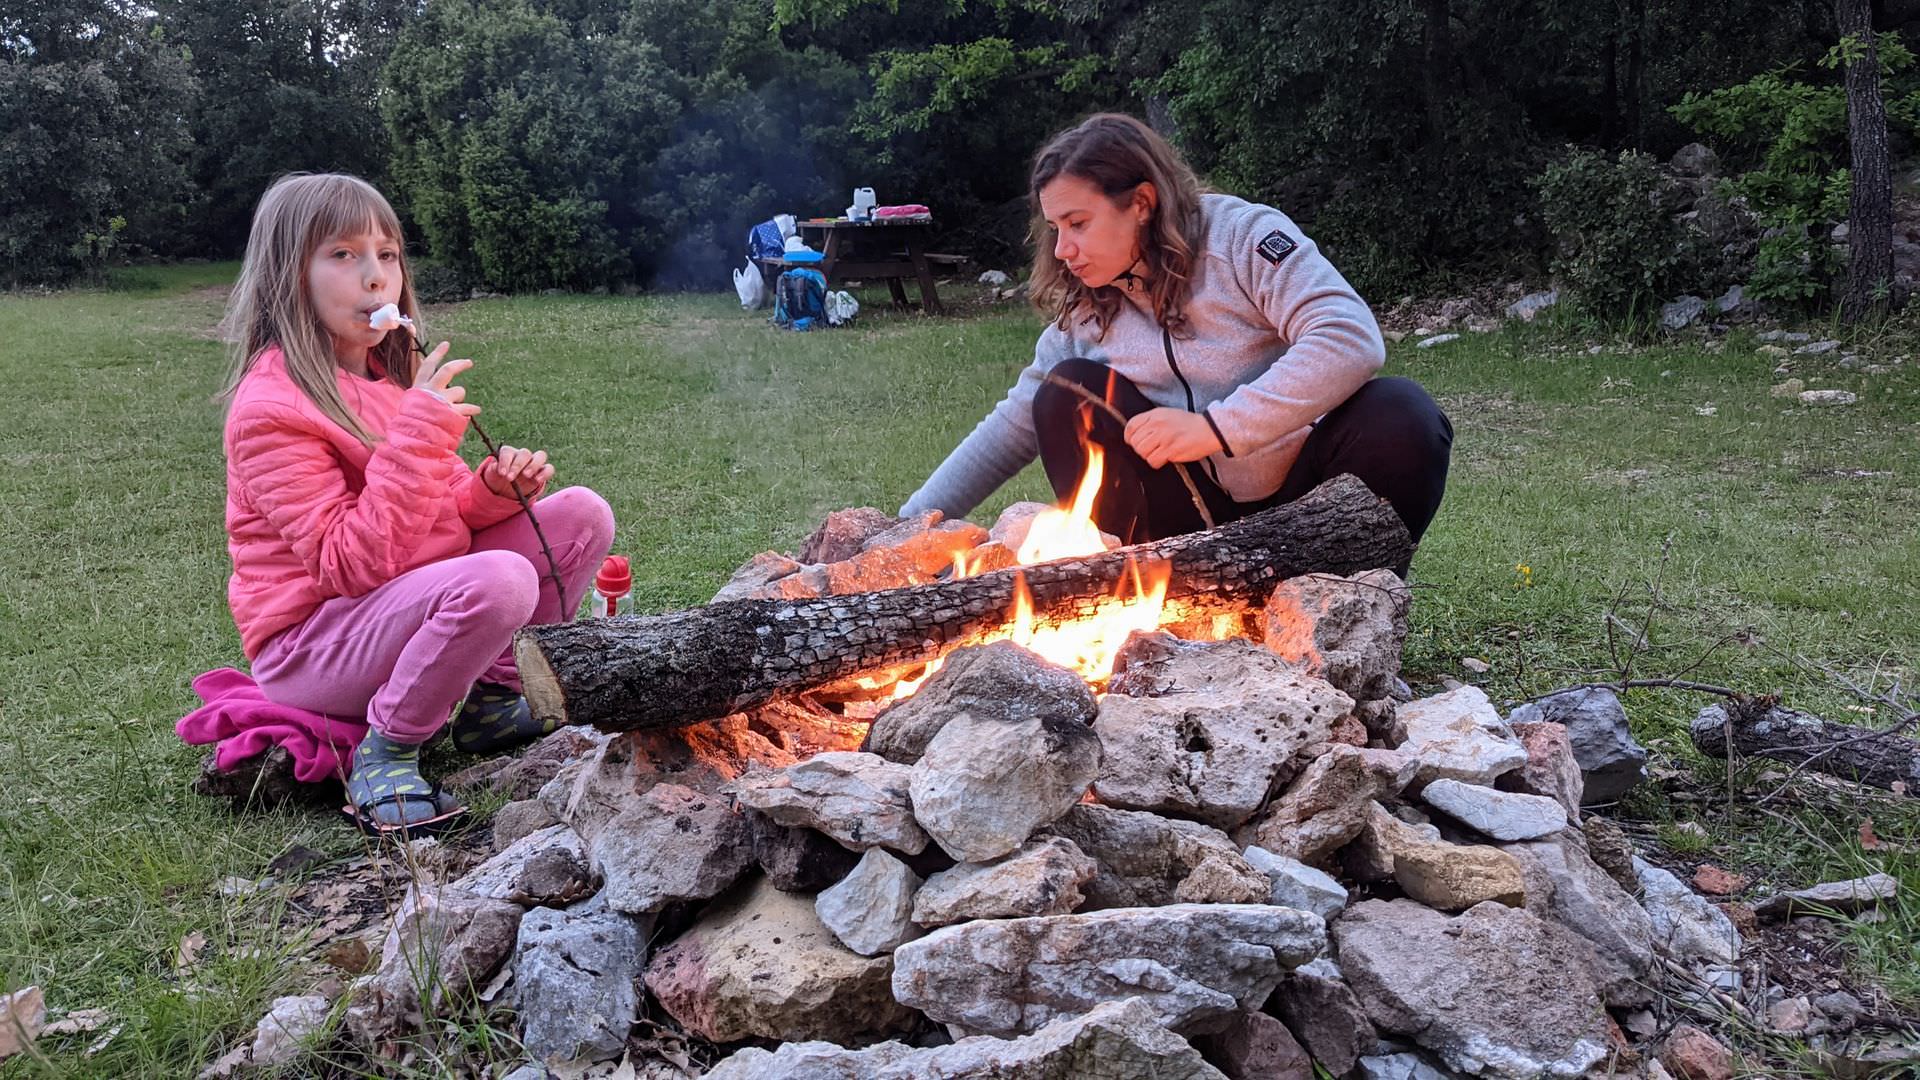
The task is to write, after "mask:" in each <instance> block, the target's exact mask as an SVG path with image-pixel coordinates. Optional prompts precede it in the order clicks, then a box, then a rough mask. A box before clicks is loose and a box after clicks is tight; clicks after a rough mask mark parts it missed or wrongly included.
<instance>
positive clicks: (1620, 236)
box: [1532, 150, 1697, 316]
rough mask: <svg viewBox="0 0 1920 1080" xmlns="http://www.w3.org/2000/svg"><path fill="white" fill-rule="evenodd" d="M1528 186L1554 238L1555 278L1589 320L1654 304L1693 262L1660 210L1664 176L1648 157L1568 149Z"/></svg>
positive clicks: (1686, 239)
mask: <svg viewBox="0 0 1920 1080" xmlns="http://www.w3.org/2000/svg"><path fill="white" fill-rule="evenodd" d="M1532 186H1533V189H1534V191H1536V192H1537V193H1538V194H1539V197H1540V215H1541V218H1542V220H1544V221H1545V223H1546V226H1547V229H1548V231H1549V232H1551V233H1552V234H1553V238H1554V244H1555V250H1554V254H1553V258H1552V261H1551V263H1550V269H1551V270H1552V272H1553V276H1554V279H1555V280H1556V281H1557V282H1558V283H1559V284H1560V286H1561V287H1562V288H1563V289H1564V290H1565V291H1566V294H1567V299H1568V301H1569V302H1570V303H1571V304H1573V305H1574V306H1576V307H1578V308H1579V309H1581V310H1583V311H1585V312H1587V313H1589V314H1594V315H1600V316H1616V315H1624V314H1628V313H1630V312H1633V311H1635V310H1645V309H1647V308H1648V307H1651V306H1653V305H1655V304H1658V303H1659V302H1660V301H1662V300H1663V299H1665V298H1666V297H1667V295H1668V294H1669V293H1670V292H1671V291H1672V290H1673V289H1674V287H1675V286H1676V285H1677V284H1679V283H1681V282H1684V281H1685V280H1686V277H1687V274H1688V273H1689V271H1690V270H1691V269H1692V268H1693V266H1694V265H1695V263H1696V261H1697V260H1696V256H1695V252H1694V251H1693V247H1694V244H1693V241H1692V238H1691V237H1690V235H1689V234H1688V233H1687V231H1686V230H1684V229H1682V228H1681V227H1680V226H1679V225H1677V224H1676V223H1675V222H1674V221H1673V219H1672V217H1671V216H1669V215H1668V214H1667V212H1666V210H1665V208H1664V207H1663V206H1662V205H1661V201H1662V200H1661V191H1662V188H1663V186H1664V184H1663V178H1662V176H1661V174H1660V170H1659V167H1658V166H1657V165H1656V164H1655V163H1654V160H1653V158H1651V157H1649V156H1647V155H1646V154H1640V153H1635V152H1634V151H1631V150H1624V151H1621V153H1620V155H1619V156H1618V157H1612V156H1609V155H1607V154H1604V153H1601V152H1599V151H1597V150H1572V151H1570V152H1569V153H1568V154H1567V156H1566V157H1565V158H1563V159H1562V160H1560V161H1558V162H1556V163H1554V164H1553V165H1550V166H1548V167H1547V169H1546V170H1545V171H1544V172H1542V173H1541V174H1540V175H1539V176H1537V177H1535V178H1534V179H1533V181H1532Z"/></svg>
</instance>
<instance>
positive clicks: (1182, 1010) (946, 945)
mask: <svg viewBox="0 0 1920 1080" xmlns="http://www.w3.org/2000/svg"><path fill="white" fill-rule="evenodd" d="M1325 944H1326V926H1325V924H1324V923H1323V922H1321V920H1320V918H1319V916H1317V915H1313V914H1310V913H1308V912H1304V911H1298V910H1295V909H1293V908H1283V907H1271V906H1268V905H1262V904H1176V905H1173V906H1172V907H1163V908H1116V909H1113V910H1110V911H1096V912H1092V913H1089V914H1079V915H1052V916H1047V917H1044V918H1036V919H1001V920H989V921H985V922H971V923H960V924H958V925H955V926H947V927H942V928H941V929H939V930H935V931H934V932H933V933H931V934H928V935H927V936H926V937H923V938H921V939H919V940H918V941H910V942H908V943H906V944H905V945H902V946H901V947H900V948H899V950H898V951H896V952H895V953H894V969H893V995H894V998H895V999H896V1000H898V1001H899V1002H901V1003H902V1004H905V1005H908V1006H911V1007H913V1008H916V1009H919V1010H921V1011H922V1012H924V1013H926V1014H927V1015H928V1016H929V1017H931V1018H933V1019H934V1020H937V1021H939V1022H941V1023H946V1024H953V1025H957V1026H959V1027H960V1028H962V1029H964V1030H966V1031H968V1032H972V1033H980V1034H992V1035H1011V1034H1020V1033H1024V1032H1028V1031H1034V1030H1036V1029H1038V1028H1040V1027H1043V1026H1045V1025H1046V1024H1049V1023H1052V1022H1053V1021H1055V1020H1058V1019H1060V1018H1062V1017H1065V1016H1072V1015H1075V1014H1078V1013H1083V1012H1086V1011H1087V1010H1088V1009H1091V1008H1093V1007H1094V1006H1096V1005H1098V1004H1100V1003H1101V1002H1104V1001H1115V1000H1119V999H1122V998H1126V997H1131V996H1137V997H1138V998H1139V999H1140V1000H1142V1001H1144V1002H1145V1003H1146V1004H1147V1006H1148V1007H1149V1008H1151V1009H1152V1010H1153V1012H1154V1015H1155V1016H1156V1017H1157V1018H1158V1020H1159V1021H1160V1022H1161V1023H1163V1024H1165V1025H1166V1026H1168V1027H1170V1028H1173V1029H1174V1030H1176V1031H1186V1030H1191V1029H1192V1027H1193V1026H1194V1025H1196V1024H1202V1023H1203V1022H1205V1021H1208V1020H1212V1019H1217V1018H1220V1017H1224V1016H1226V1015H1228V1014H1230V1013H1232V1012H1235V1011H1237V1010H1240V1009H1250V1008H1257V1007H1258V1006H1259V1004H1260V1003H1261V1002H1264V1001H1265V1000H1266V999H1267V995H1269V994H1271V993H1272V992H1273V988H1274V987H1275V986H1276V985H1278V983H1279V982H1280V978H1281V976H1282V975H1284V974H1285V973H1286V972H1287V971H1288V970H1290V969H1291V968H1294V967H1297V966H1299V965H1300V964H1304V963H1306V962H1307V961H1308V960H1311V959H1313V958H1314V957H1315V956H1317V955H1319V954H1320V951H1321V949H1322V948H1323V947H1324V946H1325Z"/></svg>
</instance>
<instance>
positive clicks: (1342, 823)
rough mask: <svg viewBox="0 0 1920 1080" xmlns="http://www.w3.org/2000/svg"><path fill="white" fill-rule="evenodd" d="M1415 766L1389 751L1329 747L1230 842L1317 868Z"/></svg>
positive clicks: (1353, 834) (1405, 780) (1355, 832)
mask: <svg viewBox="0 0 1920 1080" xmlns="http://www.w3.org/2000/svg"><path fill="white" fill-rule="evenodd" d="M1418 765H1419V762H1418V761H1417V760H1415V759H1412V758H1410V757H1408V756H1407V755H1404V754H1401V753H1399V752H1397V751H1393V750H1362V749H1357V748H1355V747H1351V746H1346V745H1344V744H1341V743H1329V744H1327V746H1326V747H1325V750H1324V751H1323V752H1322V753H1321V755H1320V756H1319V757H1318V758H1315V759H1314V761H1313V763H1312V764H1311V765H1308V766H1307V767H1306V769H1305V770H1304V771H1302V772H1301V773H1300V775H1299V776H1298V777H1296V778H1295V779H1294V781H1293V783H1292V784H1291V785H1289V786H1288V787H1287V790H1286V793H1285V794H1283V795H1281V796H1280V798H1278V799H1276V800H1274V802H1273V804H1272V805H1271V806H1269V807H1268V808H1267V809H1266V810H1265V811H1263V812H1262V813H1261V814H1260V816H1258V817H1256V818H1254V819H1253V820H1252V821H1250V822H1248V823H1247V824H1246V825H1244V826H1242V827H1241V828H1240V830H1239V831H1237V832H1236V833H1234V839H1236V840H1238V841H1239V842H1241V843H1242V844H1251V845H1257V846H1259V847H1263V848H1266V849H1267V850H1268V851H1271V852H1273V853H1275V854H1277V855H1286V856H1288V857H1290V858H1294V859H1298V860H1300V861H1301V862H1304V863H1307V864H1309V865H1323V864H1325V863H1326V862H1327V861H1328V860H1329V859H1330V858H1331V857H1332V856H1333V854H1334V852H1335V851H1336V850H1338V849H1339V848H1341V847H1343V846H1345V845H1346V844H1348V843H1350V842H1351V841H1352V840H1353V838H1354V837H1356V836H1358V835H1360V830H1361V829H1363V828H1365V827H1366V824H1367V816H1368V813H1369V807H1371V806H1372V805H1373V803H1374V800H1376V799H1390V798H1392V797H1394V796H1395V795H1397V794H1399V793H1400V790H1401V789H1402V788H1404V787H1405V786H1406V785H1407V783H1408V782H1409V781H1410V780H1411V779H1412V777H1413V776H1414V775H1415V773H1414V770H1415V768H1416V767H1418Z"/></svg>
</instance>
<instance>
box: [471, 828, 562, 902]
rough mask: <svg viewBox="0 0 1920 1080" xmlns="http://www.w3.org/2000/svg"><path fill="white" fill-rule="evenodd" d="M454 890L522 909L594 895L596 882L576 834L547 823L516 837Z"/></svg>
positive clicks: (475, 868) (475, 869)
mask: <svg viewBox="0 0 1920 1080" xmlns="http://www.w3.org/2000/svg"><path fill="white" fill-rule="evenodd" d="M453 886H454V888H456V889H464V890H466V891H467V892H470V893H472V894H474V895H475V896H486V897H491V898H492V899H495V900H506V901H508V902H510V903H515V904H519V905H520V906H521V907H536V906H557V907H565V906H566V905H568V904H571V903H573V902H574V901H576V900H584V899H586V898H587V897H589V896H591V895H593V892H594V888H595V880H594V875H593V870H592V869H591V868H590V867H589V866H588V865H587V853H586V849H585V847H584V846H583V845H582V844H581V843H580V837H579V835H578V834H576V833H575V832H574V831H573V830H572V829H569V828H567V827H566V826H565V825H551V826H548V827H547V828H544V829H541V830H540V831H538V832H535V833H530V834H528V835H527V836H524V837H522V838H520V839H519V840H518V841H516V842H515V843H513V844H512V845H510V846H509V847H508V848H507V849H506V850H505V851H502V852H500V853H499V854H498V855H495V856H494V857H493V858H491V859H488V860H487V861H486V862H483V863H481V864H480V865H479V866H477V867H474V868H473V870H472V871H470V872H468V874H467V875H466V876H465V877H463V878H461V879H460V880H458V881H456V882H454V883H453Z"/></svg>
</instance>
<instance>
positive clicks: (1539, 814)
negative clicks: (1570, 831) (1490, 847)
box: [1420, 780, 1567, 840]
mask: <svg viewBox="0 0 1920 1080" xmlns="http://www.w3.org/2000/svg"><path fill="white" fill-rule="evenodd" d="M1420 797H1421V798H1422V799H1424V800H1425V801H1426V803H1427V805H1428V806H1431V807H1433V808H1434V809H1436V810H1441V811H1444V812H1445V813H1446V814H1447V815H1448V816H1450V817H1452V818H1454V819H1455V820H1457V821H1460V822H1462V823H1464V824H1466V825H1469V826H1471V827H1472V828H1474V829H1476V830H1478V831H1480V832H1482V833H1485V834H1486V835H1488V836H1491V837H1493V838H1494V839H1495V840H1532V839H1534V838H1536V837H1541V836H1545V835H1547V834H1548V833H1552V832H1558V831H1560V830H1561V829H1564V828H1566V827H1567V808H1566V807H1564V806H1562V805H1560V803H1559V802H1558V801H1557V800H1555V799H1551V798H1548V797H1546V796H1544V795H1523V794H1520V793H1517V792H1508V791H1495V790H1494V789H1492V788H1489V787H1481V786H1479V785H1478V784H1463V783H1461V782H1460V781H1458V780H1435V781H1434V782H1433V783H1431V784H1428V785H1427V786H1426V787H1425V788H1423V789H1421V792H1420Z"/></svg>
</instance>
